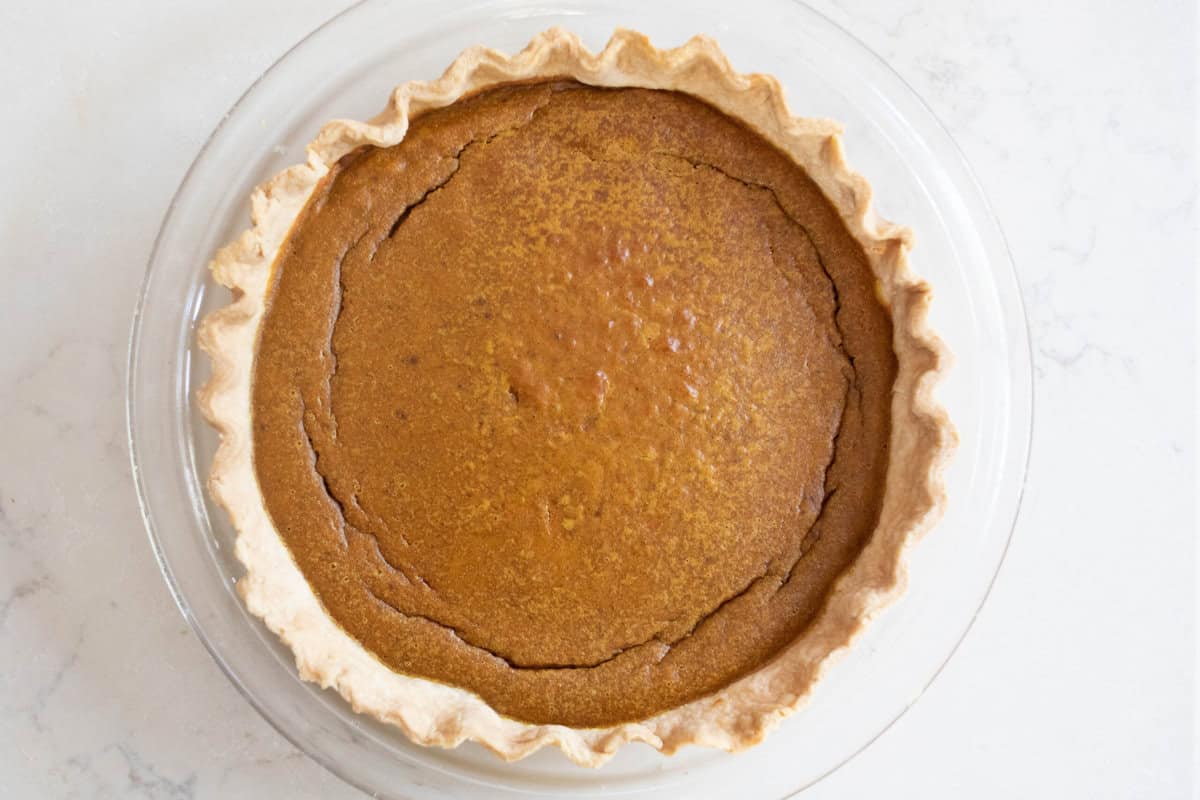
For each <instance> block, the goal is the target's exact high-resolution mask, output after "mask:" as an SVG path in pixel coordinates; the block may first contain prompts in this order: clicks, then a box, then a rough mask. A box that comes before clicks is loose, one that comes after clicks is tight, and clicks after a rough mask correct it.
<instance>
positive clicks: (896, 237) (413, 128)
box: [200, 30, 954, 765]
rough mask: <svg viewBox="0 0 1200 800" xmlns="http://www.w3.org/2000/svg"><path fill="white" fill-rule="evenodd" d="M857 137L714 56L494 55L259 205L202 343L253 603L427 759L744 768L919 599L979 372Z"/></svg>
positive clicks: (326, 677)
mask: <svg viewBox="0 0 1200 800" xmlns="http://www.w3.org/2000/svg"><path fill="white" fill-rule="evenodd" d="M838 133H839V128H838V126H837V125H836V124H835V123H831V122H828V121H818V120H808V119H798V118H795V117H793V116H791V114H790V112H789V111H788V109H787V107H786V106H785V105H784V101H783V99H782V92H781V90H780V87H779V86H778V84H777V83H776V81H775V80H773V79H771V78H769V77H765V76H761V75H749V76H746V75H739V74H737V73H735V72H734V71H733V70H732V69H731V68H730V67H729V65H728V63H727V62H726V61H725V59H724V57H723V56H722V55H721V53H720V51H719V50H718V49H717V47H716V45H715V44H714V43H712V42H711V41H710V40H707V39H704V38H696V39H693V40H692V41H690V42H689V43H687V44H686V45H684V46H683V47H680V48H678V49H675V50H667V51H660V50H656V49H655V48H653V47H652V46H651V45H650V44H649V42H648V41H647V40H646V39H645V38H644V37H643V36H641V35H640V34H637V33H633V32H629V31H618V32H617V33H616V35H615V36H614V37H613V38H612V40H611V41H610V42H609V44H608V45H607V46H606V47H605V49H604V50H603V51H602V52H600V53H598V54H591V53H589V52H588V51H586V50H585V49H584V48H583V47H582V45H581V44H580V42H579V40H578V39H577V38H575V37H574V36H573V35H571V34H568V33H566V32H563V31H560V30H552V31H548V32H546V33H544V34H542V35H540V36H538V37H537V38H536V39H535V40H534V41H533V42H532V43H531V44H530V45H529V46H528V47H527V48H526V49H525V50H524V51H522V52H521V53H519V54H517V55H516V56H513V57H511V58H510V57H506V56H504V55H501V54H499V53H496V52H494V51H490V50H485V49H474V50H470V51H467V52H466V53H464V54H463V55H462V56H461V57H459V59H458V60H456V61H455V62H454V64H453V65H452V66H451V67H450V69H449V70H448V71H447V72H446V73H445V74H444V75H443V76H442V77H441V78H440V79H438V80H436V81H433V82H431V83H421V82H414V83H407V84H404V85H402V86H401V87H400V88H398V89H397V90H396V91H395V93H394V95H393V96H392V99H391V103H390V104H389V106H388V108H387V110H386V111H385V112H384V113H383V114H382V115H380V116H379V117H377V118H376V119H374V120H372V121H371V122H369V123H361V122H346V121H338V122H333V123H330V124H329V125H327V126H326V127H325V128H324V129H323V130H322V131H321V133H320V135H319V136H318V138H317V139H316V140H315V141H314V142H313V143H312V145H310V148H309V160H308V163H306V164H304V165H300V166H297V167H293V168H291V169H289V170H287V171H286V172H284V173H282V174H281V175H279V176H277V177H276V178H274V179H273V180H271V181H269V182H268V183H267V184H265V185H264V186H262V187H261V188H260V189H259V190H257V191H256V192H255V194H254V197H253V222H254V227H253V228H252V229H251V230H250V231H248V232H247V233H245V234H244V235H243V236H242V237H241V238H240V239H239V240H237V241H236V242H234V243H233V244H231V245H229V246H228V247H227V248H225V249H224V250H222V251H221V252H220V253H219V254H218V255H217V257H216V259H215V261H214V263H213V265H212V270H213V273H214V275H215V277H216V279H217V280H218V281H219V282H221V283H222V284H224V285H226V286H228V287H230V288H231V289H233V290H234V297H235V299H234V301H233V302H232V303H231V304H230V305H229V306H227V307H226V308H224V309H222V310H220V311H218V312H216V313H215V314H213V315H212V316H210V317H209V318H208V319H207V320H206V321H205V323H204V325H203V326H202V329H201V331H200V341H201V343H202V345H203V346H204V348H205V349H206V350H207V352H208V353H210V354H211V356H212V359H213V377H212V379H211V381H210V382H209V383H208V384H207V386H206V387H205V388H204V389H203V390H202V393H201V397H200V401H201V406H202V407H203V409H204V410H205V413H206V415H207V417H208V418H209V420H210V421H211V422H212V424H213V425H214V426H215V427H216V428H217V429H218V430H219V431H220V433H221V439H222V442H221V446H220V449H219V451H218V453H217V455H216V458H215V460H214V463H213V466H212V473H211V481H210V487H211V491H212V494H213V495H214V497H215V498H216V500H217V501H218V502H219V503H220V504H221V505H222V506H223V507H224V508H225V509H226V510H227V511H228V514H229V516H230V518H231V520H232V522H233V524H234V526H235V527H236V529H237V532H238V537H237V554H238V557H239V559H240V560H241V562H242V563H243V564H244V565H245V569H246V574H245V576H244V577H243V578H242V579H241V581H240V583H239V589H240V592H241V594H242V596H243V597H244V599H245V602H246V604H247V606H248V607H249V609H250V610H251V611H252V612H253V613H254V614H256V615H258V616H259V617H261V618H262V619H263V620H264V621H265V623H266V625H267V626H268V627H269V628H270V629H271V630H273V631H274V632H275V633H277V634H278V635H279V636H280V637H281V638H282V639H283V640H284V641H285V642H286V643H287V644H288V645H290V646H291V648H292V649H293V650H294V652H295V655H296V663H297V666H298V669H299V672H300V674H301V676H302V677H304V678H305V679H308V680H312V681H316V682H319V683H320V684H321V685H322V686H327V687H328V686H332V687H336V688H337V690H338V691H339V692H340V693H341V694H342V695H343V696H345V698H346V699H347V700H348V701H349V702H350V703H351V704H352V705H353V707H354V708H355V709H356V710H359V711H363V712H366V713H369V714H372V715H374V716H376V717H378V718H380V719H382V720H385V721H387V722H391V723H394V724H396V725H398V726H399V727H400V728H401V729H403V731H404V732H405V733H406V734H407V735H408V736H409V737H410V738H412V739H413V740H414V741H416V742H419V743H421V744H429V745H443V746H454V745H457V744H458V743H460V742H462V741H464V740H475V741H478V742H481V743H482V744H484V745H485V746H487V747H489V748H491V749H492V750H494V751H495V752H497V753H498V754H500V755H501V756H503V757H504V758H506V759H516V758H521V757H523V756H525V755H528V754H529V753H531V752H533V751H535V750H537V749H538V748H540V747H542V746H544V745H546V744H555V745H557V746H559V747H560V748H562V750H563V751H564V752H565V753H566V755H567V756H568V757H569V758H571V759H572V760H574V761H576V762H578V763H580V764H585V765H597V764H600V763H602V762H603V761H605V760H606V759H607V758H609V757H611V755H612V754H613V753H614V752H615V751H616V750H617V748H618V747H619V746H620V745H621V744H622V743H624V742H627V741H642V742H646V743H648V744H650V745H652V746H654V747H657V748H659V749H661V750H663V751H665V752H668V753H669V752H673V751H674V750H675V749H677V748H678V747H680V746H681V745H684V744H688V743H697V744H704V745H710V746H715V747H721V748H725V749H729V750H736V749H739V748H742V747H746V746H748V745H751V744H753V743H755V742H757V741H759V740H760V739H761V738H762V737H763V736H764V735H765V733H766V732H767V731H768V730H769V729H770V728H771V727H772V726H773V725H775V724H776V723H777V722H778V721H779V720H780V719H781V718H782V717H783V716H785V715H786V714H788V713H789V712H791V711H792V710H794V709H796V708H797V707H798V706H799V704H800V703H801V702H802V701H803V699H804V698H805V696H806V695H807V694H808V693H809V692H810V691H811V689H812V687H813V685H814V683H815V682H816V681H817V679H818V677H819V675H820V673H821V670H822V667H823V665H824V664H825V663H826V662H827V660H828V658H829V656H830V655H831V654H832V653H834V652H835V651H837V650H839V649H841V648H843V647H845V646H846V645H847V644H848V643H849V642H850V640H851V639H852V637H853V636H854V635H855V634H856V632H857V631H858V630H859V629H860V628H861V626H862V625H863V623H864V622H865V621H866V620H867V619H868V618H869V617H870V616H871V615H873V614H874V613H875V612H876V611H877V610H878V609H879V608H880V607H881V606H882V605H883V604H884V603H886V602H887V601H888V600H889V599H890V598H892V597H894V596H895V595H896V593H897V592H898V591H899V590H900V588H901V584H902V583H903V580H904V577H903V576H904V572H903V565H902V559H901V556H902V551H903V548H904V546H905V545H906V543H907V542H909V541H911V540H912V539H913V538H914V537H915V536H916V535H917V534H919V533H921V532H922V531H924V530H926V529H927V528H928V527H929V526H930V525H931V524H932V522H933V521H934V520H935V519H936V518H937V516H938V515H939V513H940V510H941V507H942V505H943V489H942V480H941V471H942V467H943V464H944V462H945V460H946V458H947V455H948V453H949V451H950V449H951V447H952V445H953V442H954V433H953V430H952V428H951V427H950V425H949V422H948V420H947V417H946V415H945V412H944V411H943V410H942V409H941V408H940V406H938V405H937V404H936V403H935V402H934V400H933V399H932V397H931V391H932V388H933V386H934V384H935V383H936V379H937V376H938V375H939V372H940V371H941V370H942V369H943V367H944V365H945V363H946V360H947V359H946V355H945V352H944V348H943V346H942V345H941V343H940V341H939V340H938V339H937V337H936V336H935V335H934V334H932V333H931V331H930V330H929V328H928V326H927V323H926V311H927V307H928V302H929V297H930V292H929V288H928V286H927V285H926V284H925V283H924V282H922V281H921V280H919V279H918V278H916V277H915V276H914V275H913V274H912V273H911V271H910V270H909V267H908V264H907V252H908V250H909V246H910V234H909V232H908V231H907V230H906V229H904V228H900V227H897V226H894V225H892V224H890V223H886V222H883V221H882V220H880V219H878V218H877V217H876V216H875V215H874V213H873V212H872V210H871V207H870V189H869V187H868V185H867V183H866V181H865V180H864V179H863V178H861V177H859V176H858V175H856V174H854V173H852V172H850V171H849V169H848V168H847V167H846V165H845V163H844V161H843V157H842V149H841V145H840V143H839V138H838Z"/></svg>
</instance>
